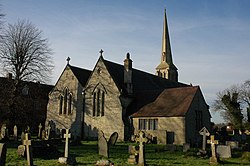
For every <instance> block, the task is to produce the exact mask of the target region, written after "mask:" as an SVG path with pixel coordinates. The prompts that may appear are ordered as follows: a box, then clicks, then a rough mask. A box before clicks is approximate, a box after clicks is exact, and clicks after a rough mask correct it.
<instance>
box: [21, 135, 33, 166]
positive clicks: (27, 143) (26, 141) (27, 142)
mask: <svg viewBox="0 0 250 166" xmlns="http://www.w3.org/2000/svg"><path fill="white" fill-rule="evenodd" d="M23 145H25V149H26V155H27V163H28V165H29V166H33V158H32V150H31V149H30V146H31V140H29V134H28V133H26V134H25V139H24V140H23Z"/></svg>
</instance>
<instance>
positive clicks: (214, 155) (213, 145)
mask: <svg viewBox="0 0 250 166" xmlns="http://www.w3.org/2000/svg"><path fill="white" fill-rule="evenodd" d="M207 143H208V144H211V151H212V157H210V162H211V163H217V158H216V152H215V145H216V144H218V143H219V142H218V140H215V139H214V135H211V136H210V140H207Z"/></svg>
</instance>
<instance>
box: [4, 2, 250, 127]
mask: <svg viewBox="0 0 250 166" xmlns="http://www.w3.org/2000/svg"><path fill="white" fill-rule="evenodd" d="M0 3H1V4H2V13H4V14H5V15H6V16H5V22H6V23H11V24H13V23H15V22H16V21H17V20H18V19H28V20H29V21H31V22H32V23H33V24H34V25H35V26H36V27H38V28H39V29H40V30H42V31H43V37H44V38H48V40H49V43H50V46H51V48H52V49H53V52H54V54H53V59H54V64H55V69H54V72H53V73H54V74H53V76H52V82H51V83H50V84H54V83H55V82H56V80H57V79H58V77H59V76H60V74H61V72H62V70H63V69H64V67H65V65H66V58H67V57H68V56H69V57H70V58H71V61H70V64H71V65H75V66H79V67H81V68H86V69H90V70H92V69H93V67H94V65H95V63H96V61H97V59H98V57H99V50H100V49H103V50H104V54H103V55H104V58H105V59H107V60H111V61H114V62H116V63H119V64H122V63H123V60H124V58H125V55H126V53H127V52H129V53H130V55H131V59H132V60H133V67H134V68H137V69H141V70H144V71H146V72H149V73H153V74H154V73H155V67H156V66H157V65H158V64H159V62H160V56H161V36H162V26H163V14H164V8H166V10H167V18H168V27H169V31H170V40H171V47H172V54H173V61H174V64H175V65H176V66H177V68H178V71H179V81H180V82H183V83H187V84H189V83H192V84H193V85H199V86H200V87H201V89H202V92H203V94H204V96H205V99H206V101H207V103H208V104H209V105H211V104H212V102H213V101H214V100H215V99H216V93H217V92H219V91H222V90H224V89H226V88H228V87H230V86H231V85H234V84H239V83H243V82H244V81H245V80H248V79H250V76H249V70H250V65H249V63H250V55H249V54H250V9H249V8H250V1H249V0H220V1H218V0H202V1H201V0H73V1H70V0H0ZM3 75H5V74H3ZM212 116H213V118H212V120H213V121H215V122H220V121H221V118H220V117H219V114H214V113H212Z"/></svg>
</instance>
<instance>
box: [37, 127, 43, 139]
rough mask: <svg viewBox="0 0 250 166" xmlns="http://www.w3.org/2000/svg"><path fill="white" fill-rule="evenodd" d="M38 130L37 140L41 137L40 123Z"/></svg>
mask: <svg viewBox="0 0 250 166" xmlns="http://www.w3.org/2000/svg"><path fill="white" fill-rule="evenodd" d="M38 128H39V130H38V138H40V137H41V130H42V128H43V126H42V124H41V123H40V124H39V126H38Z"/></svg>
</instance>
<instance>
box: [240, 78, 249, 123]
mask: <svg viewBox="0 0 250 166" xmlns="http://www.w3.org/2000/svg"><path fill="white" fill-rule="evenodd" d="M239 97H240V100H241V103H242V105H244V106H245V107H246V110H247V121H248V122H250V80H247V81H245V82H244V84H242V85H241V87H240V93H239Z"/></svg>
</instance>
